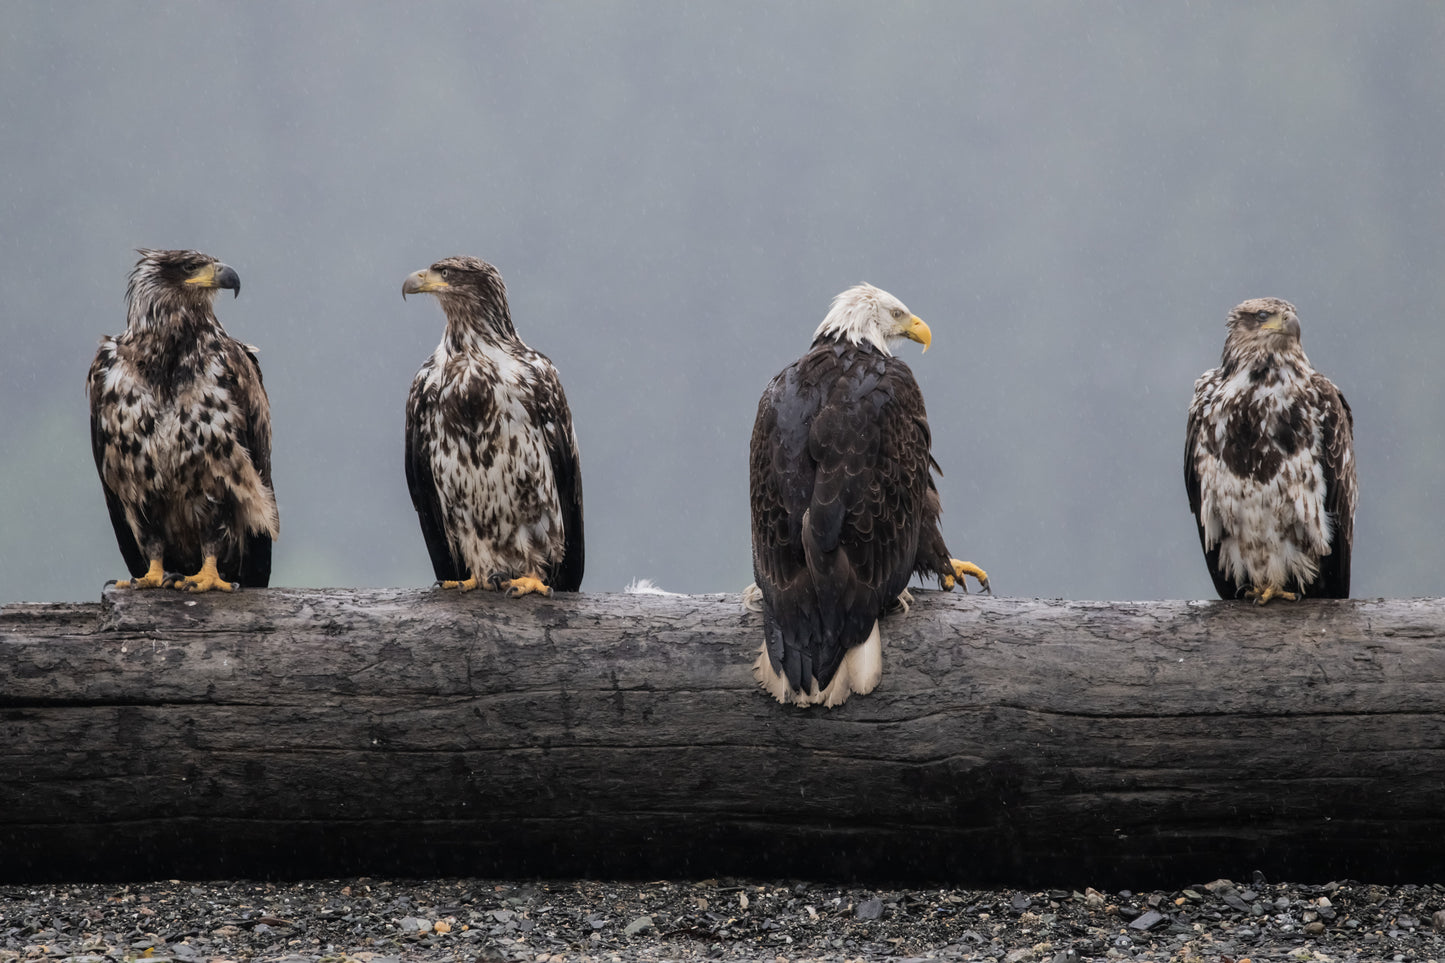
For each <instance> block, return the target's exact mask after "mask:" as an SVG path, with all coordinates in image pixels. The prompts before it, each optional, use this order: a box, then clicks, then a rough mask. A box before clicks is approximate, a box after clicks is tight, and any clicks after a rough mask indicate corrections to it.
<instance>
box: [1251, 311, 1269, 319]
mask: <svg viewBox="0 0 1445 963" xmlns="http://www.w3.org/2000/svg"><path fill="white" fill-rule="evenodd" d="M1254 316H1255V317H1256V318H1259V320H1261V321H1268V320H1269V316H1270V311H1269V310H1268V309H1265V310H1263V311H1256V312H1254Z"/></svg>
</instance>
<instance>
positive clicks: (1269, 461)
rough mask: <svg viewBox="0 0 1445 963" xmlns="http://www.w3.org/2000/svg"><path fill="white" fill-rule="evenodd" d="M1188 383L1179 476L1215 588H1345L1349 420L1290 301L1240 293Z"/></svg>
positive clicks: (1289, 592)
mask: <svg viewBox="0 0 1445 963" xmlns="http://www.w3.org/2000/svg"><path fill="white" fill-rule="evenodd" d="M1228 330H1229V334H1228V336H1227V337H1226V338H1225V341H1224V358H1223V360H1222V362H1221V363H1220V366H1219V367H1218V368H1215V369H1213V370H1211V371H1206V372H1205V373H1204V374H1203V375H1202V376H1201V377H1200V378H1199V380H1198V381H1196V382H1195V383H1194V402H1193V404H1191V405H1190V406H1189V429H1188V437H1187V440H1186V442H1185V449H1184V484H1185V487H1186V488H1187V490H1188V492H1189V509H1190V511H1192V512H1193V513H1194V518H1195V521H1196V522H1197V523H1198V526H1199V542H1200V544H1201V545H1202V546H1203V548H1204V557H1205V560H1206V561H1207V562H1208V564H1209V575H1210V577H1211V578H1213V579H1214V587H1215V589H1217V590H1218V592H1219V596H1220V598H1225V599H1233V598H1239V597H1240V596H1241V595H1243V596H1244V597H1245V598H1250V599H1254V600H1255V601H1256V602H1257V603H1258V604H1260V605H1264V604H1265V603H1267V602H1268V601H1269V600H1270V599H1273V598H1286V599H1290V600H1295V599H1298V598H1300V597H1302V596H1306V595H1316V596H1320V597H1322V598H1348V597H1349V594H1350V549H1351V547H1352V545H1353V542H1354V527H1355V458H1354V451H1353V432H1354V421H1353V418H1352V416H1351V414H1350V406H1349V405H1348V404H1347V403H1346V402H1345V396H1344V395H1342V394H1340V392H1339V389H1338V388H1336V387H1335V386H1334V385H1333V384H1331V383H1330V381H1329V379H1328V378H1326V377H1325V376H1324V375H1322V374H1320V373H1319V372H1317V371H1315V370H1314V369H1313V368H1312V367H1310V362H1309V359H1308V358H1306V357H1305V353H1304V349H1303V348H1302V347H1301V346H1300V326H1299V318H1298V317H1297V316H1296V314H1295V309H1294V305H1292V304H1290V303H1289V302H1288V301H1281V300H1280V299H1279V298H1256V299H1254V300H1252V301H1245V302H1244V303H1243V304H1241V305H1239V306H1238V307H1237V308H1235V309H1234V310H1233V311H1232V312H1230V315H1229V321H1228Z"/></svg>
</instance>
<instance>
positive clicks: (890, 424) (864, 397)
mask: <svg viewBox="0 0 1445 963" xmlns="http://www.w3.org/2000/svg"><path fill="white" fill-rule="evenodd" d="M929 441H930V439H929V434H928V425H927V419H926V415H925V413H924V408H923V397H922V393H921V392H920V391H919V389H918V385H917V382H916V381H915V380H914V378H913V373H912V372H911V371H910V370H909V368H908V366H907V364H905V363H904V362H903V361H901V360H900V359H898V358H895V357H891V356H887V355H884V354H883V353H881V352H879V351H877V350H876V349H874V348H873V347H871V346H870V345H866V344H865V345H862V346H855V345H849V344H842V343H836V342H824V343H821V344H818V345H816V346H815V347H814V348H813V349H812V350H811V351H809V352H808V354H806V355H804V356H803V357H802V358H800V359H799V360H798V361H797V362H795V363H794V364H792V365H789V366H788V367H787V368H785V369H784V370H783V371H782V372H781V373H779V374H778V376H777V377H776V378H774V379H773V381H772V382H771V383H770V384H769V386H768V388H767V390H766V391H765V392H764V394H763V397H762V400H761V401H760V403H759V406H758V416H757V420H756V421H755V423H754V429H753V437H752V443H751V458H750V476H751V477H750V489H751V498H752V522H753V557H754V570H755V575H756V577H757V583H758V586H759V588H760V589H761V590H762V594H763V605H764V615H765V622H766V623H767V625H768V626H769V628H768V630H767V635H768V646H769V653H770V655H771V656H772V657H773V659H774V662H775V663H777V664H781V665H782V666H783V668H784V669H785V670H786V672H787V674H788V677H789V681H790V682H791V683H792V684H794V685H795V686H797V685H799V684H800V683H801V684H802V685H803V686H804V687H806V684H807V682H806V679H807V678H808V676H810V675H811V676H812V677H814V678H816V679H817V680H818V683H819V686H820V687H821V686H825V685H826V684H827V682H828V681H829V680H830V679H831V678H832V675H833V673H834V672H835V671H836V669H837V666H838V663H839V662H840V661H841V659H842V656H843V654H844V652H845V651H846V650H847V649H848V648H850V647H851V646H853V645H857V644H859V643H861V642H862V641H863V640H864V639H865V638H866V637H867V636H868V634H869V632H870V631H871V629H872V626H873V623H874V621H875V620H876V619H877V618H878V616H879V615H880V614H881V613H882V612H883V610H884V609H885V608H886V606H887V605H888V604H890V603H891V601H892V600H893V599H894V598H896V597H897V595H898V593H899V592H901V591H902V590H903V589H904V588H905V587H906V586H907V583H908V580H909V578H910V576H911V574H912V572H913V569H914V566H915V561H916V556H917V551H918V545H919V533H920V531H921V529H922V527H923V526H924V525H925V524H933V523H934V522H933V520H931V519H926V518H924V515H925V513H926V509H927V507H928V505H929V504H930V500H929V498H928V493H929V491H930V489H931V484H932V483H931V479H930V477H929V470H930V465H931V458H930V456H929ZM933 504H935V505H936V501H934V502H933Z"/></svg>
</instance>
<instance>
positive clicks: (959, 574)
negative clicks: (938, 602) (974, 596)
mask: <svg viewBox="0 0 1445 963" xmlns="http://www.w3.org/2000/svg"><path fill="white" fill-rule="evenodd" d="M948 563H949V564H950V565H952V566H953V574H952V575H945V576H944V577H943V590H944V591H945V592H948V591H951V590H952V589H953V586H954V585H955V583H956V584H959V585H963V590H964V591H965V592H967V591H968V586H967V585H965V584H964V580H963V577H964V576H965V575H972V576H973V577H974V578H975V579H977V580H978V590H979V591H980V592H986V593H988V594H989V595H992V594H993V589H991V588H989V584H988V573H987V572H985V571H984V570H983V569H981V568H979V567H978V566H977V565H975V564H973V563H972V562H961V561H959V560H958V559H956V558H951V559H949V560H948Z"/></svg>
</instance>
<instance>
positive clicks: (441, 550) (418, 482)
mask: <svg viewBox="0 0 1445 963" xmlns="http://www.w3.org/2000/svg"><path fill="white" fill-rule="evenodd" d="M401 293H402V296H403V297H405V296H406V295H408V294H418V293H426V294H435V295H436V296H437V300H438V301H440V302H441V306H442V311H443V312H444V313H445V314H446V319H447V327H446V332H445V334H443V336H442V340H441V344H439V345H437V349H436V351H435V352H434V353H433V354H432V356H431V357H430V358H428V359H427V360H426V363H424V364H423V365H422V366H421V370H420V371H418V372H417V374H416V379H415V380H414V381H412V385H411V395H410V397H408V398H407V403H406V482H407V486H408V487H409V488H410V489H411V501H412V504H413V505H415V506H416V511H417V515H418V516H420V518H421V530H422V535H423V536H424V537H425V539H426V547H427V551H428V552H429V553H430V554H431V561H432V568H433V569H434V570H435V571H436V577H437V579H438V581H440V582H441V585H442V588H448V589H450V588H456V589H461V590H462V591H468V590H470V589H474V588H476V587H477V586H478V585H481V584H486V585H490V586H492V587H493V588H498V589H505V590H506V592H507V594H508V595H510V596H518V595H526V594H528V593H530V592H540V593H542V594H543V595H551V594H552V590H553V589H554V588H555V589H559V590H561V591H564V592H575V591H577V590H578V589H579V588H580V587H581V585H582V564H583V547H582V473H581V465H580V461H579V458H578V454H577V436H576V434H575V433H574V432H573V430H572V413H571V411H569V410H568V408H567V397H566V395H564V394H563V393H562V382H561V380H560V379H559V378H558V376H557V369H556V368H554V367H552V362H551V361H549V360H547V358H546V357H545V356H543V355H541V354H539V353H538V352H536V351H533V350H532V349H531V348H529V347H527V346H526V345H525V344H523V343H522V340H521V339H520V338H518V337H517V332H516V329H515V328H514V327H513V326H512V313H511V310H510V309H509V308H508V306H507V289H506V286H505V285H503V283H502V275H501V274H500V273H498V272H497V269H496V268H494V267H492V266H491V265H490V264H488V263H486V262H485V261H479V260H477V259H476V258H474V257H449V258H447V259H446V260H443V261H438V262H436V263H435V264H433V265H432V266H431V267H430V268H427V269H425V270H421V271H417V272H415V273H414V274H411V275H409V276H408V277H407V279H406V282H405V283H404V284H403V285H402V288H401Z"/></svg>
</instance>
